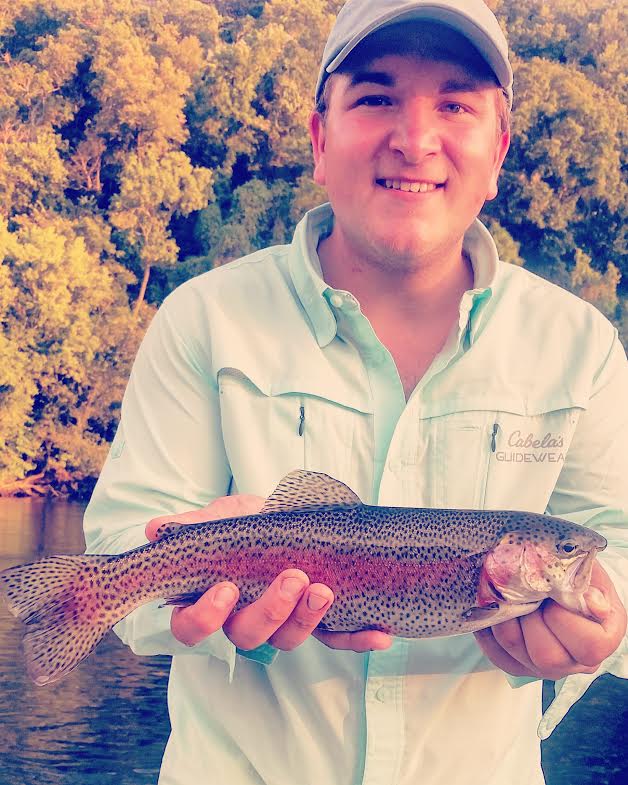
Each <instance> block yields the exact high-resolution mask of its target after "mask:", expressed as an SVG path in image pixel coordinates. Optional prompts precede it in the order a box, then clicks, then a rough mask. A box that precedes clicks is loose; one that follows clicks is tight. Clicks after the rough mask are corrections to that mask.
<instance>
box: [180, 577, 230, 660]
mask: <svg viewBox="0 0 628 785" xmlns="http://www.w3.org/2000/svg"><path fill="white" fill-rule="evenodd" d="M238 596H239V591H238V587H237V586H236V585H235V584H233V583H228V582H227V581H223V582H222V583H217V584H216V585H215V586H212V588H211V589H209V590H208V591H206V592H205V594H203V596H202V597H200V599H198V600H197V601H196V602H195V603H194V605H190V606H189V607H187V608H175V609H174V610H173V611H172V619H171V621H170V628H171V630H172V634H173V635H174V637H175V638H176V639H177V640H178V641H180V642H181V643H184V644H185V645H186V646H196V644H197V643H200V642H201V641H202V640H203V639H204V638H206V637H207V636H208V635H211V634H212V633H214V632H216V631H217V630H219V629H220V628H221V627H222V626H223V624H224V623H225V621H226V619H228V618H229V615H230V614H231V611H232V610H233V606H234V605H235V604H236V602H237V601H238Z"/></svg>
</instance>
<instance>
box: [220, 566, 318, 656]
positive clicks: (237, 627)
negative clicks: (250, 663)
mask: <svg viewBox="0 0 628 785" xmlns="http://www.w3.org/2000/svg"><path fill="white" fill-rule="evenodd" d="M309 582H310V581H309V578H308V577H307V575H306V574H305V573H304V572H303V571H302V570H294V569H290V570H284V571H283V572H282V573H280V574H279V575H278V576H277V578H275V580H274V581H273V582H272V583H271V584H270V586H269V587H268V588H267V589H266V591H265V592H264V593H263V594H262V596H261V597H260V598H259V599H258V600H256V601H255V602H253V603H251V604H250V605H247V606H246V608H242V610H240V611H237V612H236V613H234V614H233V616H232V617H231V618H230V619H229V620H228V621H227V623H226V624H225V625H224V630H225V633H226V635H227V637H228V638H229V640H230V641H231V642H232V643H234V644H235V645H236V646H237V647H238V648H240V649H244V650H245V651H246V650H248V649H255V648H256V647H257V646H261V644H262V643H266V642H267V641H268V640H269V639H270V638H271V637H272V636H273V635H274V634H275V632H277V630H278V629H279V628H280V627H281V626H282V625H283V624H284V622H285V621H286V620H287V619H288V617H289V616H290V614H291V613H292V612H293V611H294V609H295V608H296V606H297V604H298V603H299V600H300V599H301V596H302V595H303V592H304V591H305V589H306V588H307V587H308V585H309Z"/></svg>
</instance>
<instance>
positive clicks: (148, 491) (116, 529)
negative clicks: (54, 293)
mask: <svg viewBox="0 0 628 785" xmlns="http://www.w3.org/2000/svg"><path fill="white" fill-rule="evenodd" d="M207 333H208V327H207V318H206V315H205V313H204V308H203V307H202V305H201V304H199V302H198V301H197V300H195V299H194V296H190V294H189V292H188V293H186V292H185V291H184V292H182V293H180V294H178V293H177V292H175V295H171V297H170V298H168V299H167V300H166V302H165V303H164V305H163V306H162V307H161V309H160V310H159V311H158V313H157V314H156V316H155V317H154V319H153V321H152V323H151V325H150V326H149V328H148V331H147V333H146V335H145V337H144V340H143V342H142V345H141V347H140V349H139V351H138V354H137V357H136V359H135V362H134V365H133V369H132V372H131V376H130V379H129V383H128V386H127V389H126V392H125V395H124V399H123V402H122V411H121V419H120V424H119V426H118V430H117V433H116V436H115V439H114V441H113V444H112V445H111V449H110V452H109V455H108V457H107V460H106V462H105V465H104V467H103V469H102V472H101V474H100V477H99V479H98V482H97V484H96V487H95V489H94V493H93V495H92V498H91V501H90V503H89V505H88V507H87V510H86V512H85V518H84V531H85V541H86V546H87V551H88V552H91V553H121V552H123V551H126V550H130V549H132V548H136V547H138V546H140V545H143V544H145V543H146V541H147V540H146V536H145V531H144V529H145V525H146V523H147V522H148V521H149V520H150V519H151V518H154V517H156V516H158V515H164V514H169V513H173V514H175V513H180V512H184V511H189V510H191V509H198V508H200V507H203V506H205V505H206V504H208V503H209V502H210V501H211V500H212V499H213V498H215V497H217V496H223V495H225V494H227V493H228V491H229V485H230V481H231V473H230V468H229V464H228V461H227V457H226V453H225V448H224V444H223V439H222V431H221V424H220V411H219V396H218V390H217V385H216V379H215V375H214V374H213V372H212V370H211V365H210V358H209V356H208V354H209V351H210V350H209V345H210V341H209V340H208V336H207ZM184 335H185V338H184V337H183V336H184ZM160 604H161V603H160V602H159V601H156V602H151V603H148V604H146V605H144V606H142V607H140V608H138V609H137V610H135V611H133V612H132V613H131V614H129V616H127V617H126V618H125V619H123V620H122V621H121V622H119V623H118V624H117V625H116V627H115V628H114V630H115V632H116V634H117V635H118V636H119V637H120V638H121V639H122V641H124V643H126V644H127V645H128V646H130V647H131V649H132V650H133V651H134V652H135V653H136V654H144V655H152V654H170V655H174V654H195V655H199V654H200V655H213V656H215V657H218V658H219V659H221V660H223V661H225V662H226V663H227V664H228V666H229V670H230V673H231V674H232V672H233V667H234V663H235V656H236V652H235V647H234V645H233V644H232V643H231V642H230V641H229V640H228V639H227V637H226V636H225V635H224V633H223V632H222V630H220V631H218V632H216V633H214V634H213V635H211V636H209V637H208V638H206V639H205V640H203V641H202V642H200V643H199V644H198V645H196V646H194V647H187V646H185V645H184V644H182V643H180V642H178V641H177V640H176V639H175V638H174V637H173V635H172V634H171V632H170V617H171V613H172V608H171V607H160Z"/></svg>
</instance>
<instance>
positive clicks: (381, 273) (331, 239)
mask: <svg viewBox="0 0 628 785" xmlns="http://www.w3.org/2000/svg"><path fill="white" fill-rule="evenodd" d="M341 246H344V244H343V243H339V242H338V237H337V236H335V234H334V233H333V232H332V234H331V235H329V236H328V237H327V238H325V239H324V240H322V241H321V243H320V244H319V246H318V255H319V258H320V261H321V267H322V271H323V277H324V279H325V281H326V282H327V283H328V284H329V285H330V286H332V287H333V288H334V289H344V290H346V291H350V292H351V293H352V294H353V295H354V296H355V297H356V298H357V299H358V301H359V302H360V304H361V306H362V310H363V311H364V312H365V313H366V314H367V316H371V315H374V314H375V313H379V312H384V311H387V310H391V311H393V312H394V313H396V314H397V315H398V316H400V317H402V318H405V319H408V318H411V317H412V316H414V317H416V318H419V319H421V320H424V319H431V318H432V317H438V316H439V315H443V314H444V313H446V312H450V311H451V309H452V308H454V307H455V308H456V309H457V307H458V305H459V303H460V299H461V297H462V295H463V294H464V292H465V291H467V290H468V289H471V288H473V267H472V265H471V261H470V259H469V257H468V256H467V254H466V253H465V252H464V251H463V249H462V240H461V241H460V242H459V243H458V244H457V245H456V246H455V247H451V248H448V249H443V250H442V251H439V252H437V253H433V254H431V255H429V256H427V255H426V256H425V257H422V258H419V259H414V260H412V262H410V263H408V261H407V260H405V261H404V263H402V264H400V265H399V266H398V267H395V266H394V263H390V264H386V263H382V262H379V261H373V260H370V259H366V258H364V257H357V256H356V255H352V254H350V253H347V249H346V247H341Z"/></svg>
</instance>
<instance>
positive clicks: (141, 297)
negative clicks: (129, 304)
mask: <svg viewBox="0 0 628 785" xmlns="http://www.w3.org/2000/svg"><path fill="white" fill-rule="evenodd" d="M149 277H150V264H147V265H146V267H145V268H144V277H143V278H142V285H141V286H140V292H139V294H138V295H137V300H136V301H135V305H134V306H133V318H134V319H136V318H137V315H138V313H139V311H140V305H141V304H142V303H143V302H144V295H145V294H146V287H147V286H148V279H149Z"/></svg>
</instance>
